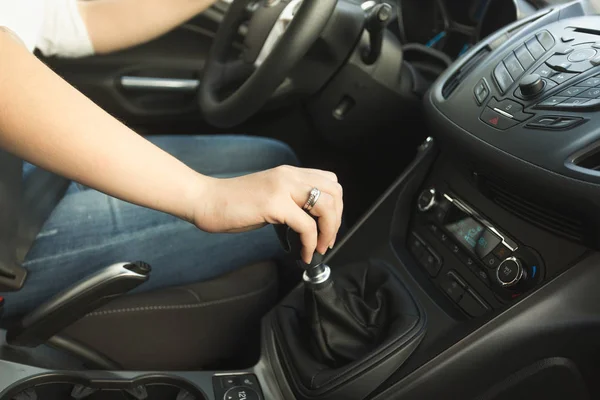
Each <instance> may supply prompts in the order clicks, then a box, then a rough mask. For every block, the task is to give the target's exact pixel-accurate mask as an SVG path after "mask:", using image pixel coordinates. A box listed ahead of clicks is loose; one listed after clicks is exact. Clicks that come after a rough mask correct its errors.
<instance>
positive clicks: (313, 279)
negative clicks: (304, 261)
mask: <svg viewBox="0 0 600 400" xmlns="http://www.w3.org/2000/svg"><path fill="white" fill-rule="evenodd" d="M309 272H310V273H309ZM313 274H314V275H313ZM330 276H331V268H329V266H328V265H325V264H319V265H316V266H314V267H312V268H309V269H307V270H306V271H304V273H303V274H302V280H303V281H304V282H306V283H308V284H311V285H319V284H321V283H323V282H325V281H327V280H328V279H329V277H330Z"/></svg>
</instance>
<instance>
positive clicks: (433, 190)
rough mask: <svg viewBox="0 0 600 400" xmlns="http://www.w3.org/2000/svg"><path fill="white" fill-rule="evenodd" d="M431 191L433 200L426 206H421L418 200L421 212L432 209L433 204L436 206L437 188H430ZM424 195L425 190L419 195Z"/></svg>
mask: <svg viewBox="0 0 600 400" xmlns="http://www.w3.org/2000/svg"><path fill="white" fill-rule="evenodd" d="M429 193H431V200H430V201H429V203H427V204H426V205H425V206H424V207H421V204H419V203H418V200H417V208H418V209H419V211H421V212H426V211H429V210H431V209H432V208H433V206H435V204H436V203H437V201H435V196H436V195H437V192H436V191H435V189H434V188H430V189H429ZM422 195H423V192H421V195H420V196H419V198H421V196H422Z"/></svg>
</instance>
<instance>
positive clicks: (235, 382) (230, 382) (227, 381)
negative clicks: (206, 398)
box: [221, 376, 240, 389]
mask: <svg viewBox="0 0 600 400" xmlns="http://www.w3.org/2000/svg"><path fill="white" fill-rule="evenodd" d="M239 385H240V382H239V379H238V377H237V376H224V377H222V378H221V386H222V387H223V389H229V388H232V387H234V386H239Z"/></svg>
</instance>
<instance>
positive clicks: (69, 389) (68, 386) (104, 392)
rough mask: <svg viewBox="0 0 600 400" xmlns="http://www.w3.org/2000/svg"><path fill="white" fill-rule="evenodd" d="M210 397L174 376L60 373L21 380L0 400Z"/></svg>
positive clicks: (179, 399) (193, 399)
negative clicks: (94, 377) (109, 376)
mask: <svg viewBox="0 0 600 400" xmlns="http://www.w3.org/2000/svg"><path fill="white" fill-rule="evenodd" d="M37 399H40V400H41V399H43V400H207V399H208V398H207V397H206V396H205V395H204V394H203V393H202V391H201V390H200V389H198V388H197V387H196V386H194V385H193V384H191V383H190V382H187V381H185V380H183V379H181V378H175V377H171V376H160V375H152V376H142V377H139V378H135V379H133V380H126V379H124V380H117V379H98V380H90V379H86V378H82V377H77V376H67V375H60V374H46V375H39V376H35V377H32V378H29V379H26V380H24V381H20V382H18V383H16V384H15V385H13V386H12V387H11V388H9V389H8V391H7V392H5V393H4V394H2V396H1V397H0V400H37Z"/></svg>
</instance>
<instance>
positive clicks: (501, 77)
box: [494, 63, 514, 93]
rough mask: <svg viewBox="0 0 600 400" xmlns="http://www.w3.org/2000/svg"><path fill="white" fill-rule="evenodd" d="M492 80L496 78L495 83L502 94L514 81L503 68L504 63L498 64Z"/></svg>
mask: <svg viewBox="0 0 600 400" xmlns="http://www.w3.org/2000/svg"><path fill="white" fill-rule="evenodd" d="M494 78H496V83H497V84H498V87H499V88H500V91H501V92H502V93H504V92H506V90H507V89H508V88H509V87H510V85H512V84H513V82H514V80H513V78H512V77H511V76H510V74H509V73H508V70H507V69H506V67H505V66H504V63H500V64H498V65H497V66H496V68H495V69H494Z"/></svg>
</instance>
